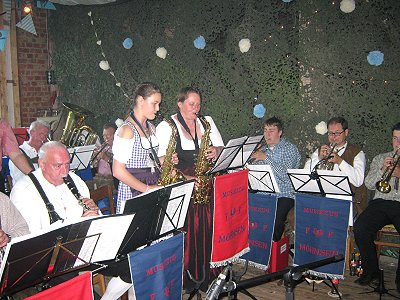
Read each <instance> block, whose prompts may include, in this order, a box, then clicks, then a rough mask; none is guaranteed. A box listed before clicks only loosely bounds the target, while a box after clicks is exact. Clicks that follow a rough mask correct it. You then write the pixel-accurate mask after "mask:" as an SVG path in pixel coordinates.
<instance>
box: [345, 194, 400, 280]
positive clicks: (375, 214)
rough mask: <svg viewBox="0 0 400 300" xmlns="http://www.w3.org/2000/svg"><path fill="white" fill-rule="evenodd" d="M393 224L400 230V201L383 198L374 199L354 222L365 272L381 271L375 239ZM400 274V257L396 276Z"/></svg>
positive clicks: (355, 235)
mask: <svg viewBox="0 0 400 300" xmlns="http://www.w3.org/2000/svg"><path fill="white" fill-rule="evenodd" d="M389 224H393V225H394V227H395V228H396V230H397V232H400V202H398V201H390V200H383V199H375V200H372V201H371V202H370V203H369V205H368V206H367V208H366V209H365V210H364V211H363V212H362V213H361V215H360V216H359V217H358V219H357V220H356V222H355V223H354V227H353V232H354V238H355V240H356V244H357V246H358V249H359V250H360V254H361V259H362V265H363V272H364V274H366V275H368V274H373V273H377V272H379V262H378V258H377V255H376V247H375V244H374V240H375V238H376V234H377V232H378V231H379V230H380V229H381V228H382V227H384V226H385V225H389ZM399 276H400V259H399V261H398V265H397V274H396V278H399Z"/></svg>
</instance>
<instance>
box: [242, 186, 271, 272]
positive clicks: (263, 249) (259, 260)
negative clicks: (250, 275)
mask: <svg viewBox="0 0 400 300" xmlns="http://www.w3.org/2000/svg"><path fill="white" fill-rule="evenodd" d="M276 203H277V201H276V196H274V195H266V194H260V193H257V194H253V193H249V227H250V229H249V244H250V252H249V253H246V254H245V255H243V256H242V259H247V260H248V261H249V264H250V265H251V266H254V267H256V268H259V269H261V270H267V267H268V264H269V259H270V255H271V245H272V234H273V232H274V225H275V212H276ZM242 262H243V260H242Z"/></svg>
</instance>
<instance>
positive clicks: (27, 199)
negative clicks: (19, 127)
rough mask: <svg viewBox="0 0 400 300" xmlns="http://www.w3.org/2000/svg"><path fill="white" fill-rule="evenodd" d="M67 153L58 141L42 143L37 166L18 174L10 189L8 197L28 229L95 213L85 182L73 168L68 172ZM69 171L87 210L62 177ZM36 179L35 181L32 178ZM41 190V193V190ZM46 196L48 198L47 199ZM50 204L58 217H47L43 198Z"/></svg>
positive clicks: (45, 226)
mask: <svg viewBox="0 0 400 300" xmlns="http://www.w3.org/2000/svg"><path fill="white" fill-rule="evenodd" d="M69 164H70V155H69V153H68V150H67V148H66V147H65V146H64V145H63V144H61V143H60V142H55V141H52V142H48V143H45V144H44V145H43V146H42V147H41V148H40V150H39V168H38V169H37V170H36V171H34V172H32V173H31V174H30V176H28V175H26V176H24V177H22V178H20V179H19V180H18V181H17V183H16V184H15V186H14V187H13V189H12V190H11V195H10V199H11V201H12V202H13V203H14V205H15V206H16V207H17V208H18V210H19V211H20V212H21V214H22V216H23V217H24V219H25V220H26V222H27V223H28V226H29V230H30V231H31V232H36V231H38V230H41V229H45V228H48V227H49V226H50V225H51V221H55V222H60V221H61V219H63V220H66V219H68V220H70V219H76V220H77V221H78V220H79V219H80V218H81V217H89V216H96V215H98V214H99V210H98V207H97V206H96V204H95V203H94V201H93V200H92V199H89V197H90V194H89V189H88V188H87V186H86V184H85V182H84V181H83V180H82V179H80V178H79V177H78V176H77V175H75V174H74V173H73V172H69ZM67 175H70V177H71V179H72V180H73V182H74V184H75V185H76V187H77V189H78V191H79V193H80V194H81V196H82V197H83V199H82V201H83V203H84V204H85V205H87V206H88V207H89V208H90V210H88V211H86V212H84V210H83V207H82V206H81V205H80V204H79V202H78V200H77V198H76V196H75V195H74V194H73V193H72V192H71V190H70V189H69V188H68V186H67V185H66V184H65V183H64V177H66V176H67ZM36 180H37V182H35V181H36ZM41 189H42V190H43V196H42V195H41V191H40V190H41ZM46 198H47V199H46ZM47 201H48V202H50V204H52V205H53V207H54V211H55V213H56V215H58V218H56V217H55V215H53V218H52V220H51V219H50V217H51V216H50V213H49V210H48V209H47V207H46V202H47Z"/></svg>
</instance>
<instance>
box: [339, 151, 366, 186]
mask: <svg viewBox="0 0 400 300" xmlns="http://www.w3.org/2000/svg"><path fill="white" fill-rule="evenodd" d="M365 161H366V159H365V153H364V152H363V151H360V152H359V153H358V154H357V155H356V157H354V161H353V166H352V165H350V164H349V163H347V162H346V161H345V160H343V161H342V162H341V163H340V165H339V170H340V171H342V172H343V173H344V174H346V175H347V177H348V178H349V181H350V183H351V184H353V185H354V186H356V187H359V186H361V185H362V184H363V183H364V175H365Z"/></svg>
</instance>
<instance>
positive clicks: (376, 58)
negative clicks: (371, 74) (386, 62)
mask: <svg viewBox="0 0 400 300" xmlns="http://www.w3.org/2000/svg"><path fill="white" fill-rule="evenodd" d="M383 57H384V54H383V53H382V52H381V51H379V50H375V51H371V52H370V53H368V56H367V60H368V63H369V64H370V65H372V66H380V65H381V64H382V63H383Z"/></svg>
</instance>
